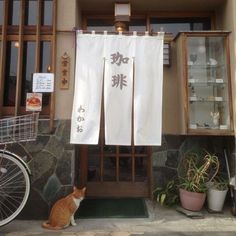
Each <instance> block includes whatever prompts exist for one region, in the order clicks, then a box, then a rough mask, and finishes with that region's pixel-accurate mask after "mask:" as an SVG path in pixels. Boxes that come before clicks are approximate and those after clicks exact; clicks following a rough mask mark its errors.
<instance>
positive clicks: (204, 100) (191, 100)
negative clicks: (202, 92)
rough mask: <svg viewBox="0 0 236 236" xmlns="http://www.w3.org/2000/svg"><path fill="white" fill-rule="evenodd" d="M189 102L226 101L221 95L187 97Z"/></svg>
mask: <svg viewBox="0 0 236 236" xmlns="http://www.w3.org/2000/svg"><path fill="white" fill-rule="evenodd" d="M189 101H190V102H227V101H226V100H224V99H223V97H211V98H199V97H189Z"/></svg>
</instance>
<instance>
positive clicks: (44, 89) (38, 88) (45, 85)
mask: <svg viewBox="0 0 236 236" xmlns="http://www.w3.org/2000/svg"><path fill="white" fill-rule="evenodd" d="M53 91H54V74H53V73H34V75H33V92H34V93H37V92H40V93H51V92H53Z"/></svg>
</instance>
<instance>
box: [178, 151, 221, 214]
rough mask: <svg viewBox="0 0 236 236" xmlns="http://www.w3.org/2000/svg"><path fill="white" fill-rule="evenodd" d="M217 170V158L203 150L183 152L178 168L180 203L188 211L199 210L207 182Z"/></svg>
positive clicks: (203, 200) (202, 202) (204, 195)
mask: <svg viewBox="0 0 236 236" xmlns="http://www.w3.org/2000/svg"><path fill="white" fill-rule="evenodd" d="M218 170H219V160H218V157H217V156H216V155H214V154H210V153H209V152H207V151H205V150H203V151H201V152H192V151H189V152H187V153H185V154H184V156H183V159H182V162H181V164H180V166H179V168H178V172H179V181H180V184H179V194H180V203H181V205H182V207H183V208H185V209H187V210H190V211H200V210H201V209H202V207H203V204H204V202H205V199H206V192H207V186H206V183H207V182H211V181H212V179H213V178H214V177H215V176H216V174H217V172H218Z"/></svg>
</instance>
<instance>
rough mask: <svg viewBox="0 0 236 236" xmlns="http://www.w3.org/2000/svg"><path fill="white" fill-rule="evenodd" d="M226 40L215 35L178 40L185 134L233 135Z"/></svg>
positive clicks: (220, 34) (194, 34) (192, 34)
mask: <svg viewBox="0 0 236 236" xmlns="http://www.w3.org/2000/svg"><path fill="white" fill-rule="evenodd" d="M228 36H229V32H215V31H206V32H204V31H203V32H196V31H195V32H181V33H180V34H179V36H178V39H177V46H178V47H180V48H179V50H178V51H177V52H179V54H182V55H181V58H183V61H182V65H179V66H178V69H180V70H181V72H180V73H179V74H180V76H181V77H184V80H182V85H181V86H182V87H184V89H183V90H182V93H183V94H182V95H183V99H184V101H183V105H184V107H183V113H184V114H183V116H184V124H183V129H184V132H185V133H189V134H194V133H195V134H212V135H230V134H233V128H232V127H233V122H232V104H231V100H232V95H231V80H230V60H229V45H228V44H229V43H228ZM178 40H179V41H180V42H179V43H178ZM177 56H178V55H177ZM177 58H180V57H177Z"/></svg>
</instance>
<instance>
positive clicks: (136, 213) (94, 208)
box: [75, 198, 148, 219]
mask: <svg viewBox="0 0 236 236" xmlns="http://www.w3.org/2000/svg"><path fill="white" fill-rule="evenodd" d="M147 217H148V212H147V208H146V204H145V201H144V199H141V198H119V199H111V198H102V199H84V200H83V201H82V202H81V204H80V207H79V210H78V211H77V213H76V215H75V218H80V219H82V218H84V219H88V218H147Z"/></svg>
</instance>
